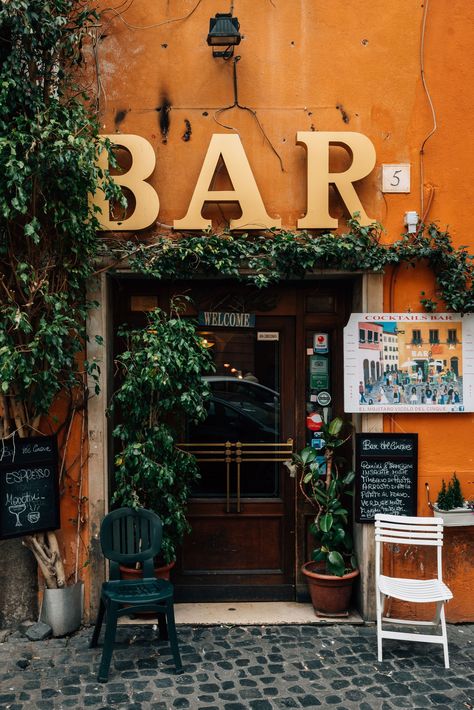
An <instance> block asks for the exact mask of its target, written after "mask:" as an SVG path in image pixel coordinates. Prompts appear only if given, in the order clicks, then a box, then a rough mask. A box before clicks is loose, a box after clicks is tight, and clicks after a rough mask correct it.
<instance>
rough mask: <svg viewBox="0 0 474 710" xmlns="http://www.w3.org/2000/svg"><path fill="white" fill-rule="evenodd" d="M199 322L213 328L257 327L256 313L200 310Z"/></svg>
mask: <svg viewBox="0 0 474 710" xmlns="http://www.w3.org/2000/svg"><path fill="white" fill-rule="evenodd" d="M198 324H199V325H207V326H209V327H211V328H255V314H254V313H234V312H227V311H199V314H198Z"/></svg>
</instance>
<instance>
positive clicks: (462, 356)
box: [344, 313, 474, 413]
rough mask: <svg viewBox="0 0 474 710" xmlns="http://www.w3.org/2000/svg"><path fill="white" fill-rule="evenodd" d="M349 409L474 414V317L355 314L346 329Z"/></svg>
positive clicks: (445, 314) (345, 349)
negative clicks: (473, 412)
mask: <svg viewBox="0 0 474 710" xmlns="http://www.w3.org/2000/svg"><path fill="white" fill-rule="evenodd" d="M344 409H345V411H346V412H365V413H378V412H431V413H440V412H472V411H474V316H472V315H467V316H461V315H459V314H458V313H353V314H352V315H351V317H350V319H349V323H348V324H347V326H346V328H345V329H344Z"/></svg>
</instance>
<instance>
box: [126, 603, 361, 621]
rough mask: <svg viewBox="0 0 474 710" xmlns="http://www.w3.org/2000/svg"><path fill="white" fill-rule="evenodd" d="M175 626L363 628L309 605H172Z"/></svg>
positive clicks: (350, 617) (352, 615) (356, 618)
mask: <svg viewBox="0 0 474 710" xmlns="http://www.w3.org/2000/svg"><path fill="white" fill-rule="evenodd" d="M174 608H175V616H176V624H177V625H181V626H216V625H225V626H262V625H287V624H315V625H326V624H363V623H364V621H363V619H362V617H361V616H360V614H359V613H358V612H357V611H351V612H350V613H349V615H348V616H346V617H338V618H332V617H327V616H326V617H324V616H316V614H315V613H314V610H313V607H312V606H311V605H310V604H300V603H298V602H212V603H209V602H204V603H196V604H184V603H182V604H175V606H174ZM155 623H156V620H155V619H153V618H151V619H150V620H148V619H134V618H130V617H122V618H121V619H119V624H121V625H130V624H135V625H137V624H140V625H141V624H143V625H150V624H155Z"/></svg>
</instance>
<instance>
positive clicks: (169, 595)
mask: <svg viewBox="0 0 474 710" xmlns="http://www.w3.org/2000/svg"><path fill="white" fill-rule="evenodd" d="M161 537H162V525H161V520H160V518H159V517H158V515H156V513H153V512H152V511H151V510H145V509H144V508H140V509H138V510H132V509H131V508H120V509H119V510H114V511H112V512H111V513H109V514H108V515H106V516H105V518H104V519H103V521H102V525H101V527H100V544H101V547H102V552H103V554H104V557H106V558H107V559H108V560H109V562H110V573H109V581H108V582H104V583H103V584H102V590H101V596H100V606H99V613H98V616H97V621H96V624H95V628H94V633H93V634H92V639H91V642H90V648H95V647H96V646H97V642H98V640H99V634H100V630H101V627H102V622H103V620H104V615H105V618H106V625H105V637H104V647H103V651H102V659H101V662H100V668H99V675H98V677H97V679H98V681H99V682H100V683H106V682H107V680H108V677H109V668H110V661H111V659H112V652H113V648H114V642H115V632H116V630H117V620H118V618H119V616H130V615H133V614H135V613H141V612H144V611H147V612H156V614H157V618H158V627H159V631H160V638H161V639H167V640H168V639H169V642H170V646H171V651H172V654H173V659H174V663H175V667H176V672H177V673H181V672H182V670H183V667H182V663H181V657H180V655H179V648H178V638H177V636H176V626H175V621H174V601H173V585H172V584H171V583H170V582H167V581H166V580H164V579H156V578H155V576H154V574H155V573H154V565H153V558H154V557H155V556H156V555H157V554H158V553H159V551H160V548H161ZM137 562H139V563H141V567H142V571H143V578H142V579H138V580H125V579H120V569H119V565H123V566H125V567H135V566H136V563H137Z"/></svg>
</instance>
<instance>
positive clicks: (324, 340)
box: [313, 333, 329, 353]
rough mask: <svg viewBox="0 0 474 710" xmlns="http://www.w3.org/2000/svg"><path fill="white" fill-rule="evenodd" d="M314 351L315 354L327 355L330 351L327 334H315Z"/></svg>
mask: <svg viewBox="0 0 474 710" xmlns="http://www.w3.org/2000/svg"><path fill="white" fill-rule="evenodd" d="M313 350H314V352H315V353H327V352H328V351H329V337H328V334H327V333H315V334H314V336H313Z"/></svg>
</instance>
